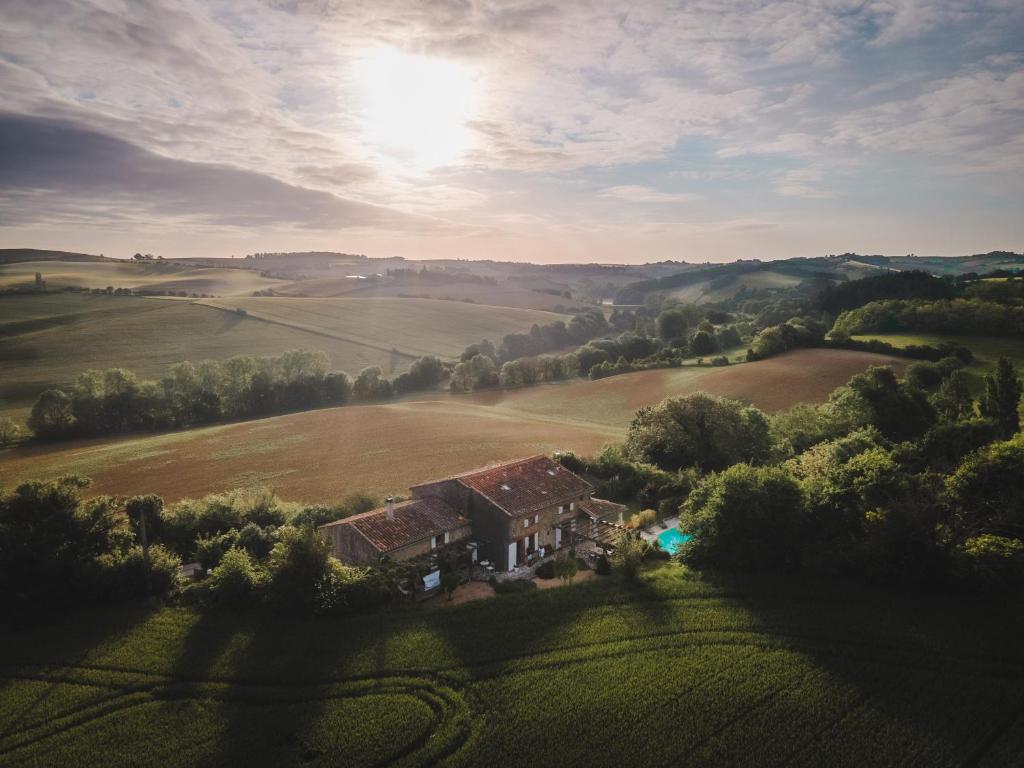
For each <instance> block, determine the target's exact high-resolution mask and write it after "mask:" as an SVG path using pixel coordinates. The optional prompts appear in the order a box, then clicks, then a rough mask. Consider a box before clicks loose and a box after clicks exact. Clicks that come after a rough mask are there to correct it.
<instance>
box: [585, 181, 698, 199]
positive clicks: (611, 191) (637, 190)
mask: <svg viewBox="0 0 1024 768" xmlns="http://www.w3.org/2000/svg"><path fill="white" fill-rule="evenodd" d="M601 196H602V197H609V198H612V199H614V200H622V201H625V202H628V203H691V202H694V201H696V200H703V199H704V197H703V195H696V194H692V193H689V192H659V191H658V190H656V189H652V188H650V187H644V186H639V185H632V184H626V185H622V186H617V187H608V188H607V189H604V190H602V191H601Z"/></svg>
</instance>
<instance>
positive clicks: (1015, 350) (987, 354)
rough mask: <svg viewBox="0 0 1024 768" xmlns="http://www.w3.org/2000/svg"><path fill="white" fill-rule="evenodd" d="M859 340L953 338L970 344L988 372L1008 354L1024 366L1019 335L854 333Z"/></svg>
mask: <svg viewBox="0 0 1024 768" xmlns="http://www.w3.org/2000/svg"><path fill="white" fill-rule="evenodd" d="M854 338H856V339H863V340H865V341H866V340H868V339H880V340H881V341H886V342H888V343H889V344H892V345H893V346H894V347H907V346H910V345H914V344H917V345H921V344H931V345H938V344H941V343H943V342H946V341H952V342H953V343H955V344H960V345H962V346H965V347H967V348H968V349H969V350H971V351H972V352H973V353H974V356H975V357H976V358H977V360H976V363H975V366H976V367H977V368H979V369H982V370H984V371H985V372H987V371H989V370H991V369H993V368H994V367H995V364H996V360H998V359H999V358H1000V357H1007V358H1009V359H1010V360H1012V361H1013V363H1014V364H1015V365H1016V366H1017V367H1018V368H1021V367H1024V339H1021V338H1018V337H1016V336H974V335H966V334H965V335H961V334H946V333H869V334H864V335H861V336H855V337H854Z"/></svg>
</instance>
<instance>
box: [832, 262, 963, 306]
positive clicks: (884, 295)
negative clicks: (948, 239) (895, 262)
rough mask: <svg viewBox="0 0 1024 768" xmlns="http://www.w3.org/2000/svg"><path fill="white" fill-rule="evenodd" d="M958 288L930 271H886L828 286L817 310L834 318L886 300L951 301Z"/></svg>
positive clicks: (948, 280)
mask: <svg viewBox="0 0 1024 768" xmlns="http://www.w3.org/2000/svg"><path fill="white" fill-rule="evenodd" d="M957 293H958V292H957V286H956V284H955V283H954V282H953V281H952V280H950V279H945V278H941V277H935V276H934V275H931V274H929V273H928V272H922V271H919V270H912V271H908V272H885V273H884V274H881V275H872V276H870V277H864V278H861V279H860V280H850V281H847V282H845V283H828V284H827V285H826V286H825V287H824V288H823V290H822V292H821V294H820V296H819V297H818V308H819V309H820V310H822V311H824V312H828V313H829V314H830V315H832V316H833V317H834V316H836V315H838V314H839V313H840V312H843V311H845V310H849V309H856V308H857V307H862V306H864V305H865V304H868V303H870V302H872V301H880V300H883V299H929V300H936V299H952V298H956V296H957Z"/></svg>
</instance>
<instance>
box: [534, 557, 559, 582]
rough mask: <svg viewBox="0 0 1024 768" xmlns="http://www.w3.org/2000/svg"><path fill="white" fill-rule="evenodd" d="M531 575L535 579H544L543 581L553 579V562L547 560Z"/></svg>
mask: <svg viewBox="0 0 1024 768" xmlns="http://www.w3.org/2000/svg"><path fill="white" fill-rule="evenodd" d="M533 573H534V575H535V576H537V578H539V579H544V580H545V581H547V580H548V579H553V578H555V562H554V560H548V561H547V562H545V563H541V564H540V565H539V566H537V570H535V571H534V572H533Z"/></svg>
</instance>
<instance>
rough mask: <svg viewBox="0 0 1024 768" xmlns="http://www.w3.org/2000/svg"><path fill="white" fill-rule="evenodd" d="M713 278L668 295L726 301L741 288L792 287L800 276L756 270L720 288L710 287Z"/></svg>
mask: <svg viewBox="0 0 1024 768" xmlns="http://www.w3.org/2000/svg"><path fill="white" fill-rule="evenodd" d="M713 282H714V281H713V280H708V281H705V282H703V283H696V284H694V285H685V286H683V287H682V288H677V289H675V290H673V291H672V292H671V293H670V294H669V295H670V296H672V298H675V299H678V300H679V301H684V302H693V303H694V304H707V303H710V302H713V301H726V300H728V299H731V298H732V297H733V296H735V295H736V293H737V292H738V291H739V290H740V289H742V288H747V289H749V290H752V291H753V290H757V289H759V288H771V289H775V290H778V289H780V288H792V287H793V286H795V285H797V284H799V282H800V278H798V277H794V276H792V275H784V274H780V273H778V272H768V271H758V272H752V273H750V274H745V275H739V276H738V277H737V278H736V279H735V280H733V281H731V282H730V283H728V284H727V285H724V286H722V287H721V288H712V287H711V283H713Z"/></svg>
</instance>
